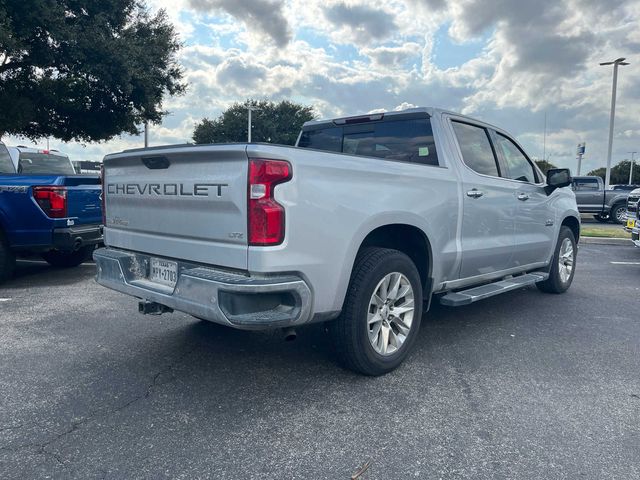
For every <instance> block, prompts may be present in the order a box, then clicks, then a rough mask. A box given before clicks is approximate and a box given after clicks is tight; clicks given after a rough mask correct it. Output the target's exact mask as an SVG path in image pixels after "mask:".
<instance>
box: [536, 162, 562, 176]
mask: <svg viewBox="0 0 640 480" xmlns="http://www.w3.org/2000/svg"><path fill="white" fill-rule="evenodd" d="M534 161H535V162H536V165H537V166H538V168H539V169H540V170H542V173H544V174H545V175H546V174H547V172H548V171H549V170H551V169H552V168H558V167H556V166H555V165H554V164H553V163H551V162H550V161H548V160H534Z"/></svg>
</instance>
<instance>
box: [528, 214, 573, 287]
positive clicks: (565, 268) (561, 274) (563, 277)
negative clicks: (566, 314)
mask: <svg viewBox="0 0 640 480" xmlns="http://www.w3.org/2000/svg"><path fill="white" fill-rule="evenodd" d="M577 251H578V250H577V248H576V240H575V237H574V236H573V232H572V231H571V229H570V228H569V227H566V226H562V227H561V228H560V235H559V237H558V244H557V245H556V251H555V254H554V255H553V260H552V262H553V263H552V265H551V270H550V272H549V278H548V279H547V280H545V281H544V282H539V283H537V284H536V285H537V287H538V288H539V289H540V290H541V291H543V292H547V293H564V292H566V291H567V290H568V289H569V287H570V286H571V282H573V276H574V275H575V273H576V269H575V265H576V253H577Z"/></svg>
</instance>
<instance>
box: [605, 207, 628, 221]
mask: <svg viewBox="0 0 640 480" xmlns="http://www.w3.org/2000/svg"><path fill="white" fill-rule="evenodd" d="M609 220H611V221H612V222H613V223H619V224H624V223H625V222H626V220H627V207H626V205H615V206H614V207H613V208H612V209H611V213H610V214H609Z"/></svg>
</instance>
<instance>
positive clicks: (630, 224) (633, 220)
mask: <svg viewBox="0 0 640 480" xmlns="http://www.w3.org/2000/svg"><path fill="white" fill-rule="evenodd" d="M639 204H640V188H637V189H635V190H633V191H631V192H630V193H629V197H628V198H627V212H626V225H625V227H624V229H625V231H627V232H631V231H632V230H633V229H634V228H635V227H636V225H637V223H638V205H639Z"/></svg>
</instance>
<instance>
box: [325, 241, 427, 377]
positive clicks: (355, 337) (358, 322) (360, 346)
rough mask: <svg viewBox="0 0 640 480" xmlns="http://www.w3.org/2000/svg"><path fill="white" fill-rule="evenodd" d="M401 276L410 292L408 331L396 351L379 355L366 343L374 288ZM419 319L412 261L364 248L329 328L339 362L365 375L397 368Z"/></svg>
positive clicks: (417, 280)
mask: <svg viewBox="0 0 640 480" xmlns="http://www.w3.org/2000/svg"><path fill="white" fill-rule="evenodd" d="M394 272H397V273H401V274H402V275H404V276H405V277H406V279H407V280H408V281H409V284H410V285H411V288H412V289H413V295H414V310H413V320H412V323H411V328H410V329H409V333H408V335H407V336H406V339H405V340H404V342H403V343H402V344H401V345H400V347H399V348H398V350H397V351H395V352H393V353H391V354H389V355H382V354H380V353H378V352H376V351H375V350H374V348H373V346H372V344H371V342H370V341H369V334H368V324H367V314H368V308H369V302H370V300H371V297H372V295H373V293H374V291H375V290H376V287H377V286H378V284H379V283H380V281H381V280H382V279H384V277H385V276H386V275H388V274H390V273H394ZM421 316H422V285H421V283H420V274H419V273H418V269H417V268H416V266H415V265H414V263H413V262H412V261H411V259H410V258H409V257H408V256H407V255H405V254H404V253H402V252H399V251H398V250H391V249H387V248H367V249H365V250H363V251H362V252H361V253H360V254H359V255H358V257H357V258H356V261H355V265H354V267H353V272H352V274H351V280H350V281H349V289H348V290H347V295H346V298H345V302H344V306H343V309H342V313H341V314H340V316H339V317H338V319H337V320H335V321H334V322H333V323H332V325H331V329H330V331H331V336H332V338H333V344H334V345H335V348H336V353H337V355H338V359H339V360H340V362H341V363H342V365H344V366H345V367H346V368H348V369H350V370H354V371H356V372H359V373H362V374H365V375H372V376H374V375H383V374H385V373H388V372H390V371H392V370H394V369H395V368H397V367H398V366H399V365H400V364H401V363H402V362H403V361H404V359H405V358H406V357H407V355H408V353H409V351H410V350H411V346H412V345H413V343H414V341H415V339H416V336H417V334H418V330H419V328H420V320H421Z"/></svg>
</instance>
